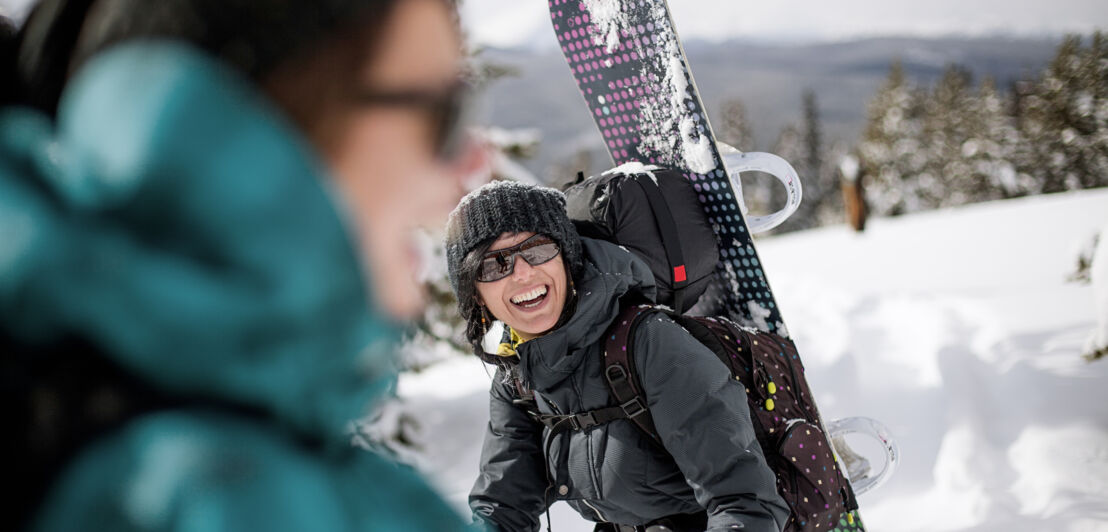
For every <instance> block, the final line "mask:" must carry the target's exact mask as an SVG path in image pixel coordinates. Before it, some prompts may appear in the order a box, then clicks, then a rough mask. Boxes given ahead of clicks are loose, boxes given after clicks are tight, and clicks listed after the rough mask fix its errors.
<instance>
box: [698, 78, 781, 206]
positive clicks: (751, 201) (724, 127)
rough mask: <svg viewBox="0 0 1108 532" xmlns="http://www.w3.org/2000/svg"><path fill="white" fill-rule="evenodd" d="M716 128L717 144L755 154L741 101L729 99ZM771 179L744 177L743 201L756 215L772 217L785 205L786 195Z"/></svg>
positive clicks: (720, 111) (756, 174) (753, 173)
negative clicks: (774, 212) (771, 213)
mask: <svg viewBox="0 0 1108 532" xmlns="http://www.w3.org/2000/svg"><path fill="white" fill-rule="evenodd" d="M719 108H720V110H719V120H716V121H715V122H713V124H715V133H716V140H718V141H719V142H722V143H724V144H728V145H731V146H733V147H735V148H737V149H738V150H739V151H744V152H746V151H754V149H755V148H754V132H753V127H752V126H751V124H750V121H749V120H748V119H747V114H746V106H744V105H743V103H742V100H740V99H738V98H728V99H726V100H724V101H723V103H722V104H721V105H720V106H719ZM780 186H781V185H780V184H778V183H777V180H776V179H773V178H772V177H771V176H768V175H764V174H761V173H758V172H748V173H746V174H743V201H744V202H745V203H746V206H747V207H748V208H749V209H750V212H753V213H768V212H770V211H771V210H776V209H777V208H780V206H782V205H784V204H785V199H784V198H785V191H784V190H783V189H782V190H780V191H778V190H777V188H778V187H780Z"/></svg>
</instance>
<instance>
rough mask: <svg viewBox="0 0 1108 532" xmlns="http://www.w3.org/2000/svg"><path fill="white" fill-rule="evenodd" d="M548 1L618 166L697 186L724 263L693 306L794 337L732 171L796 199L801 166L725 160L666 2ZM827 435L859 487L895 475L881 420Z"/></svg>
mask: <svg viewBox="0 0 1108 532" xmlns="http://www.w3.org/2000/svg"><path fill="white" fill-rule="evenodd" d="M549 8H550V16H551V19H552V22H553V25H554V32H555V34H556V36H557V38H558V42H559V44H560V45H561V48H562V52H563V54H564V55H565V58H566V62H567V63H568V65H569V67H570V70H571V71H572V73H573V76H574V78H575V79H576V81H577V86H578V88H579V89H580V91H581V94H582V96H584V98H585V101H586V103H587V104H588V108H589V112H590V113H591V114H592V116H593V120H594V121H595V123H596V125H597V127H598V128H599V129H600V133H601V135H602V137H603V140H604V143H605V146H606V147H607V150H608V152H609V154H610V155H611V156H612V159H614V161H615V162H616V164H619V165H622V164H629V163H641V164H649V165H657V166H661V167H668V168H677V169H679V170H680V171H681V172H682V174H683V175H684V177H685V178H686V179H688V180H689V181H691V182H692V184H693V187H694V189H695V190H696V191H697V193H698V196H699V197H698V199H699V200H700V203H701V205H702V206H703V208H704V211H705V213H706V214H707V216H708V220H709V222H710V223H711V225H712V228H713V230H714V232H715V233H716V237H717V241H718V244H719V252H720V261H719V264H718V266H717V269H716V278H715V279H714V282H713V283H712V287H711V288H709V289H708V292H707V293H705V295H704V296H703V297H702V298H701V301H700V303H699V304H698V306H697V307H695V308H694V309H693V310H692V312H693V313H697V314H709V315H710V314H715V315H725V316H728V317H730V318H731V319H732V320H734V321H736V322H738V323H740V324H742V325H746V326H751V327H756V328H758V329H760V330H763V331H768V332H775V333H777V334H780V335H782V336H788V330H787V328H786V327H785V323H784V321H783V320H782V318H781V313H780V310H779V309H778V307H777V303H776V301H775V300H774V297H773V292H772V290H771V289H770V286H769V283H768V281H767V280H766V275H765V272H764V271H763V270H762V264H761V261H760V260H759V259H758V254H757V252H756V251H755V249H754V243H753V240H752V238H751V230H750V228H749V227H748V224H752V223H755V222H760V221H762V220H757V221H755V220H751V219H750V218H748V217H744V212H743V211H744V210H745V209H744V208H743V207H742V206H741V205H742V199H741V189H740V190H736V189H735V188H733V186H732V184H731V179H730V178H729V176H728V168H730V169H731V173H732V174H737V172H738V171H743V170H760V171H764V172H766V173H770V174H774V175H775V176H776V177H777V178H778V179H780V180H781V181H782V183H784V184H785V186H786V188H788V189H790V196H791V197H792V198H793V200H792V201H790V203H793V202H797V203H798V202H799V199H800V198H799V196H800V194H799V182H798V181H797V180H796V176H795V172H794V171H793V170H792V168H791V167H790V166H789V165H788V164H787V163H785V162H784V161H783V160H781V159H780V158H777V157H776V156H772V155H769V154H743V153H739V152H737V151H736V150H733V149H730V148H727V147H724V149H725V150H727V151H728V152H730V153H725V154H724V155H725V157H726V159H727V163H728V164H727V167H725V165H724V157H721V153H720V147H719V146H717V144H716V142H715V139H714V136H713V134H712V130H711V127H710V125H709V123H708V117H707V114H706V113H705V112H704V107H703V105H702V103H701V101H700V96H699V94H698V92H697V89H696V85H695V83H694V82H693V78H692V73H691V71H690V70H689V68H688V63H687V61H686V59H685V54H684V50H683V49H682V47H681V42H680V40H679V38H678V36H677V32H676V30H675V28H674V25H673V22H672V19H671V17H670V14H669V7H668V5H667V4H666V2H665V0H549ZM736 185H738V186H741V185H739V184H738V183H736ZM794 188H795V190H793V189H794ZM792 207H793V208H795V205H793V206H792ZM785 215H786V216H787V213H786V214H785ZM778 221H780V219H778ZM826 428H830V429H831V432H827V430H826ZM851 432H854V433H861V434H866V435H869V436H871V437H874V438H876V439H878V441H880V442H881V443H882V444H883V446H884V450H885V452H886V455H887V457H886V464H885V468H884V469H883V470H882V471H881V472H880V473H878V474H874V473H873V472H872V471H870V468H869V465H868V462H867V461H866V460H865V459H864V458H862V457H859V456H857V455H855V454H854V453H853V452H851V451H850V450H849V449H848V448H845V445H844V443H845V442H844V439H843V435H845V434H847V433H851ZM824 433H825V434H832V435H833V436H837V437H834V438H833V439H834V443H835V448H836V450H837V454H838V458H839V461H840V465H844V466H845V467H844V470H845V471H847V472H848V473H849V474H850V476H851V479H852V484H853V487H854V490H855V492H856V493H862V492H864V491H866V489H871V488H873V487H876V486H877V485H879V484H880V483H881V482H883V481H884V480H886V479H887V477H888V474H890V473H891V472H892V468H893V466H895V463H896V459H897V457H896V453H897V451H896V446H895V444H894V443H893V442H892V440H891V438H890V437H889V436H888V431H887V429H885V428H884V427H883V426H882V425H880V424H879V423H876V422H874V421H873V420H869V419H866V418H849V419H845V420H837V421H835V422H832V423H831V424H830V426H829V427H825V430H824ZM828 443H831V442H828ZM844 462H845V463H844ZM860 484H865V485H864V486H862V485H860ZM821 521H823V520H821ZM820 524H821V525H822V526H821V528H819V530H843V531H845V530H865V529H864V527H863V525H862V522H861V520H860V518H859V517H858V515H857V513H856V512H850V513H845V514H843V515H841V516H838V517H834V516H832V517H831V518H829V519H826V522H825V523H820ZM805 529H807V527H806V528H805ZM813 529H815V528H813Z"/></svg>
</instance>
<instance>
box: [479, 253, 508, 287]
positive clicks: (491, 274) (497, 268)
mask: <svg viewBox="0 0 1108 532" xmlns="http://www.w3.org/2000/svg"><path fill="white" fill-rule="evenodd" d="M512 258H513V259H514V258H515V257H512ZM510 273H512V266H511V262H508V261H506V260H502V258H501V257H499V256H493V257H485V259H484V260H482V261H481V268H480V269H479V270H478V271H477V280H478V281H485V282H488V281H496V280H499V279H503V278H504V277H507V276H508V274H510Z"/></svg>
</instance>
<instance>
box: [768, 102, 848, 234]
mask: <svg viewBox="0 0 1108 532" xmlns="http://www.w3.org/2000/svg"><path fill="white" fill-rule="evenodd" d="M801 106H802V109H803V121H802V124H801V126H800V127H797V126H795V125H792V124H789V125H786V126H785V128H784V129H782V131H781V135H780V136H779V137H778V138H777V143H776V144H775V145H774V148H773V153H775V154H777V155H778V156H780V157H782V158H784V159H785V160H786V161H789V162H791V163H792V164H793V165H794V167H795V168H796V171H797V174H798V175H799V176H800V181H801V184H802V185H803V187H804V200H803V201H802V202H801V203H800V206H799V207H798V208H797V210H796V212H795V213H793V215H792V216H790V217H789V219H788V220H786V221H785V223H783V224H781V225H780V226H779V227H778V228H777V229H776V230H775V231H774V232H775V233H787V232H789V231H799V230H803V229H808V228H812V227H817V226H819V225H820V212H821V211H822V210H823V209H824V208H825V206H824V203H825V200H826V199H827V192H828V191H834V190H835V188H834V187H835V185H834V181H835V177H834V174H833V173H832V172H831V171H830V170H831V169H830V168H827V167H826V166H825V165H824V160H825V154H824V146H823V126H822V125H821V123H820V118H819V105H818V103H817V101H816V94H815V92H814V91H812V90H810V89H809V90H805V91H804V94H803V96H802V98H801ZM772 201H773V206H774V207H775V208H776V207H780V206H782V205H784V202H785V190H784V188H782V187H781V186H780V185H776V186H775V188H774V190H773V194H772Z"/></svg>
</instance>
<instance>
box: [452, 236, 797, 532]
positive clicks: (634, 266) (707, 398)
mask: <svg viewBox="0 0 1108 532" xmlns="http://www.w3.org/2000/svg"><path fill="white" fill-rule="evenodd" d="M582 240H583V242H584V249H585V256H586V261H585V262H586V265H585V271H584V274H583V275H582V279H580V280H579V281H578V283H577V285H578V286H577V296H578V302H577V308H576V311H575V313H574V315H573V316H572V317H571V318H570V319H569V320H568V321H567V322H566V323H565V324H564V325H562V326H561V327H559V328H558V329H556V330H554V331H552V332H550V333H548V334H546V335H544V336H542V337H539V338H536V339H534V340H531V341H528V342H526V343H524V344H522V345H520V346H519V349H518V354H519V367H518V370H519V373H520V375H521V377H522V379H523V381H524V383H526V384H527V385H528V386H529V387H530V388H531V389H532V390H534V392H535V398H536V401H537V402H538V408H539V410H540V411H541V412H542V413H545V414H570V413H578V412H584V411H587V410H592V409H597V408H602V407H605V406H610V405H612V404H613V402H612V400H611V399H610V398H609V394H608V387H607V385H606V384H605V381H604V378H603V376H602V368H603V361H602V357H603V347H604V338H603V335H604V332H605V330H606V329H607V328H608V326H609V325H610V323H611V322H612V321H613V320H614V319H615V317H616V315H617V314H618V313H619V299H620V297H622V296H624V295H625V294H628V293H631V292H633V291H637V292H640V293H642V294H643V295H645V296H648V297H652V296H653V293H654V279H653V276H652V275H651V273H650V270H649V269H648V267H647V266H646V264H645V263H643V262H642V261H641V260H639V259H637V258H635V257H633V256H632V255H631V254H630V253H629V252H627V251H626V250H624V249H622V248H620V247H617V246H615V245H612V244H609V243H607V242H602V241H597V240H591V239H587V238H583V239H582ZM635 350H636V351H635V361H636V364H637V369H638V373H639V378H640V382H642V384H643V387H644V388H645V393H646V398H647V402H648V406H649V408H650V411H651V414H652V415H653V417H654V422H655V424H656V427H657V430H658V433H659V435H660V436H661V437H662V442H663V444H664V446H665V450H662V449H661V448H659V446H658V445H657V444H656V443H654V442H653V441H652V440H651V439H650V438H649V436H647V435H646V434H644V433H643V432H642V431H641V430H640V429H639V428H638V427H636V426H635V425H634V424H633V423H631V422H630V421H628V420H625V419H620V420H616V421H613V422H611V423H607V424H604V425H600V426H596V427H593V428H591V429H589V430H586V431H571V432H563V433H561V434H558V435H557V436H555V437H554V438H553V441H551V442H549V443H550V447H549V450H550V454H549V459H548V460H546V459H544V454H543V452H544V443H546V442H545V441H544V436H545V434H544V432H548V431H546V429H545V427H544V426H543V425H542V424H539V423H537V422H535V421H533V420H532V419H531V418H530V417H528V415H527V413H526V411H525V410H524V409H523V408H522V407H520V406H518V405H516V404H513V400H515V399H517V398H518V394H517V392H516V391H515V388H514V386H513V385H512V383H511V382H510V381H507V380H506V379H505V378H504V377H505V376H504V374H503V371H499V372H497V375H496V378H495V379H494V382H493V385H492V389H491V390H490V395H491V406H490V421H489V427H488V431H487V433H486V435H485V441H484V448H483V449H482V452H481V473H480V476H479V477H478V479H477V482H476V484H475V485H474V487H473V491H472V492H471V493H470V497H469V500H470V507H471V508H472V509H473V511H474V514H475V516H476V517H477V518H478V519H479V520H481V521H484V522H485V523H486V524H488V525H492V526H491V527H492V528H499V529H500V530H503V531H510V532H516V531H534V530H538V529H539V516H540V515H541V514H542V512H543V511H544V510H545V509H546V507H547V502H548V501H547V500H546V499H545V494H546V493H547V488H548V480H547V478H548V477H547V470H546V468H547V467H549V468H550V469H549V474H550V478H551V479H552V481H553V485H552V486H550V491H549V495H550V501H549V502H553V500H565V501H566V502H568V503H569V505H570V506H572V507H573V508H574V509H576V510H577V511H578V512H579V513H580V514H581V515H582V516H583V517H585V518H586V519H590V520H593V521H610V522H614V523H620V524H633V525H637V524H645V523H648V522H650V521H652V520H654V519H657V518H660V517H664V516H667V515H674V514H687V513H695V512H699V511H703V510H704V509H705V508H706V509H707V510H708V512H709V521H708V530H709V531H710V532H717V531H724V530H734V529H742V530H748V531H770V530H773V531H780V530H781V528H782V527H783V526H784V523H785V520H786V518H787V517H788V515H789V510H788V507H787V506H785V504H784V501H783V500H782V499H781V498H780V497H779V496H778V495H777V491H776V489H775V480H774V475H773V473H772V471H771V470H770V469H769V467H768V466H767V465H766V462H765V458H764V457H763V456H762V451H761V449H760V448H759V446H758V442H757V440H756V439H755V434H754V428H753V425H752V423H751V420H750V415H749V413H748V410H747V406H746V396H745V390H744V388H743V386H742V385H741V384H739V383H738V382H736V381H734V380H733V379H731V378H730V377H729V374H728V371H727V368H726V367H725V366H724V365H723V364H722V363H721V362H720V361H719V360H718V359H717V358H716V356H715V355H714V354H713V353H712V352H711V351H710V350H709V349H708V348H707V347H705V346H703V345H702V344H700V343H699V342H697V341H696V340H695V339H694V338H693V337H692V336H690V335H689V334H688V332H686V331H685V330H684V329H683V328H681V327H680V326H678V325H677V324H676V323H674V322H673V321H672V320H670V319H669V318H668V317H665V316H662V315H657V316H656V317H651V318H649V319H648V320H647V321H646V322H644V323H643V324H642V325H641V326H640V327H639V329H638V331H637V333H636V338H635Z"/></svg>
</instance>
